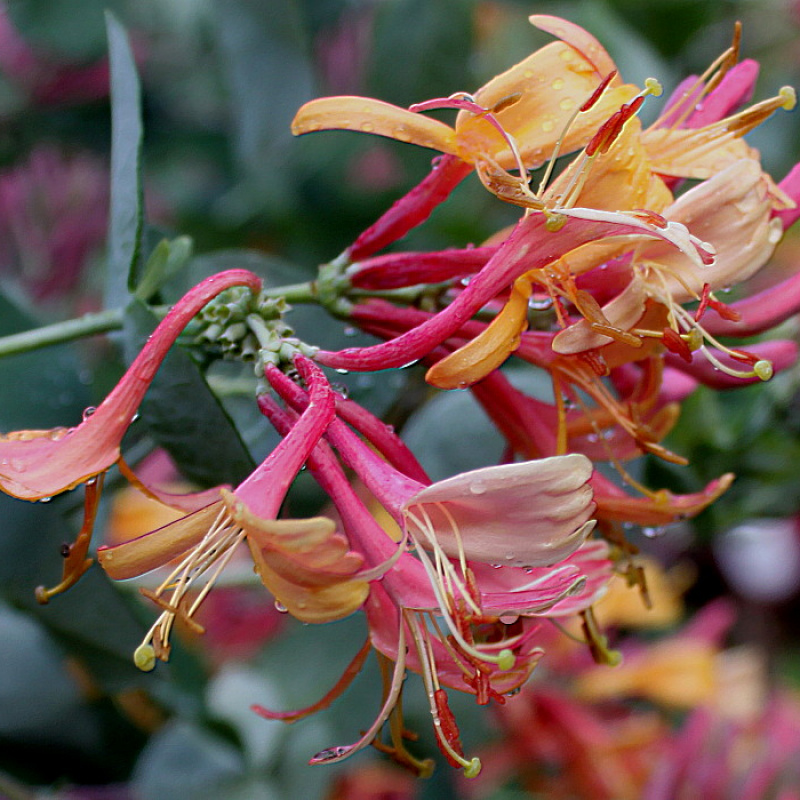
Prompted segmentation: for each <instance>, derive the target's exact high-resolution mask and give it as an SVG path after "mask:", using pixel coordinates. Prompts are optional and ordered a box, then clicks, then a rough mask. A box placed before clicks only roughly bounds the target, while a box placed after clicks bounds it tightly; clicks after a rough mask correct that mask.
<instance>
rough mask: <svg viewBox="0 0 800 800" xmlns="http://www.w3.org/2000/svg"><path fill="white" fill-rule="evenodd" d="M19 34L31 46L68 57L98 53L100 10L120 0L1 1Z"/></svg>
mask: <svg viewBox="0 0 800 800" xmlns="http://www.w3.org/2000/svg"><path fill="white" fill-rule="evenodd" d="M4 5H5V6H6V7H7V8H8V13H9V15H10V16H11V19H12V21H13V22H14V25H15V26H16V28H17V29H18V30H19V31H20V33H21V34H22V35H23V36H24V37H25V38H26V39H30V40H31V42H32V43H33V44H34V45H38V46H39V47H40V48H43V49H46V50H49V51H51V52H53V53H57V54H59V55H61V56H63V57H66V58H70V59H88V58H96V57H98V56H100V55H101V54H102V53H103V51H104V49H105V38H106V30H105V23H104V19H103V12H104V11H106V10H108V9H113V10H117V9H119V8H120V7H121V6H122V3H121V2H120V0H58V2H53V0H8V1H7V2H6V3H5V4H4Z"/></svg>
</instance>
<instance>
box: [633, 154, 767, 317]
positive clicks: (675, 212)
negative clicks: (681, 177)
mask: <svg viewBox="0 0 800 800" xmlns="http://www.w3.org/2000/svg"><path fill="white" fill-rule="evenodd" d="M772 204H773V201H772V197H771V196H770V193H769V183H768V181H767V180H766V177H765V175H764V173H763V172H762V170H761V167H760V166H759V164H758V162H757V161H754V160H753V159H741V160H739V161H737V162H735V163H733V164H731V165H730V166H729V167H727V168H726V169H725V170H723V171H722V172H721V173H720V174H718V175H715V176H714V177H712V178H710V179H709V180H707V181H704V182H703V183H701V184H698V185H697V186H695V187H693V188H692V189H690V190H689V191H688V192H686V193H685V194H684V195H682V196H681V197H679V198H678V200H676V201H675V203H674V204H673V205H672V206H670V208H669V209H667V210H666V211H665V212H664V213H665V216H667V217H668V218H669V219H670V220H674V221H677V222H681V223H682V224H684V225H686V227H687V228H688V229H689V230H690V231H691V232H692V234H694V235H695V236H697V237H699V238H700V239H703V240H704V241H708V242H710V243H711V244H712V245H713V246H714V248H715V250H716V259H715V262H714V263H713V264H711V265H709V266H706V267H703V268H699V269H698V267H697V266H696V265H695V264H691V263H689V262H688V260H687V259H686V258H685V257H683V256H682V255H681V254H680V253H678V252H677V251H674V250H669V251H668V250H666V249H664V248H663V247H661V246H660V245H647V246H646V247H645V248H643V250H642V258H643V259H647V260H649V261H652V262H654V263H656V264H657V265H658V268H659V275H660V276H661V278H659V279H658V280H656V279H655V278H653V279H652V280H651V281H650V283H651V284H652V285H653V287H654V291H655V293H656V294H655V296H656V297H657V296H658V294H659V293H660V292H661V291H662V290H661V289H660V288H658V287H659V285H660V284H661V282H662V280H663V282H664V285H663V289H664V291H666V292H669V293H670V294H671V296H672V299H673V300H674V301H675V302H678V303H683V302H687V301H688V300H691V299H693V295H692V294H690V293H689V292H687V291H686V289H685V288H684V287H683V285H682V284H681V281H679V280H678V279H677V277H674V276H676V275H677V276H680V278H681V280H682V281H683V282H684V283H686V284H688V286H689V288H690V289H692V290H693V291H694V292H696V293H698V294H699V293H700V291H701V290H702V288H703V284H704V283H708V284H710V286H711V289H712V291H713V290H718V289H722V288H724V287H725V286H732V285H734V284H736V283H739V282H741V281H743V280H746V279H747V278H749V277H751V276H752V275H753V274H754V273H755V272H757V271H758V270H759V269H760V268H761V267H762V266H763V265H764V264H765V263H766V262H767V260H768V259H769V257H770V256H771V255H772V252H773V250H774V249H775V246H776V244H777V243H778V241H779V240H780V237H781V234H782V226H781V224H780V220H777V219H775V220H773V219H771V212H772Z"/></svg>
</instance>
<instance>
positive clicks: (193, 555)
mask: <svg viewBox="0 0 800 800" xmlns="http://www.w3.org/2000/svg"><path fill="white" fill-rule="evenodd" d="M244 539H245V533H244V531H243V530H242V529H241V528H240V527H238V526H237V525H235V524H234V522H233V520H232V519H231V518H230V516H229V514H228V511H227V509H225V508H222V509H221V510H220V512H219V514H218V515H217V518H216V520H215V521H214V524H213V525H212V526H211V528H210V529H209V531H208V533H206V535H205V536H204V537H203V539H202V540H201V541H200V542H199V543H198V544H197V545H196V546H195V547H194V548H193V549H192V550H191V551H190V552H189V553H188V554H187V555H186V556H185V557H184V558H183V560H182V561H181V563H180V564H179V565H178V566H177V567H175V569H173V570H172V572H171V573H170V574H169V576H168V577H167V578H166V579H165V580H164V581H162V583H161V585H160V586H159V587H158V588H157V589H156V590H155V591H153V592H150V591H148V590H141V591H142V592H143V593H144V594H145V595H146V596H147V597H149V598H150V599H151V600H153V601H154V602H155V603H157V604H158V605H159V606H161V608H162V609H163V610H162V612H161V614H160V615H159V616H158V618H157V619H156V621H155V622H154V623H153V625H152V627H151V628H150V630H149V631H148V632H147V635H146V636H145V637H144V640H143V641H142V644H141V645H139V647H138V648H137V649H136V651H135V652H134V663H135V664H136V666H137V667H139V669H141V670H144V671H146V672H147V671H150V670H152V669H153V667H154V666H155V661H156V659H160V660H162V661H166V660H167V658H168V657H169V650H170V646H169V636H170V633H171V631H172V628H173V625H174V622H175V619H176V617H180V618H181V619H182V620H183V621H184V622H186V623H187V624H189V625H190V626H191V627H193V628H194V629H195V630H199V631H200V632H202V628H201V627H200V626H199V625H197V623H196V622H194V620H193V619H192V617H193V615H194V614H195V613H196V612H197V609H198V608H199V607H200V604H201V603H202V602H203V600H204V599H205V597H206V596H207V594H208V593H209V592H210V591H211V588H212V586H213V585H214V583H215V582H216V580H217V579H218V578H219V575H220V573H221V572H222V570H223V569H224V568H225V567H226V565H227V564H228V562H229V561H230V560H231V558H232V557H233V554H234V551H235V550H236V547H237V545H239V544H240V543H241V542H243V541H244ZM214 564H216V569H214V572H213V574H212V575H211V577H210V578H209V579H208V580H207V581H206V583H205V585H204V586H203V588H202V590H201V591H200V592H199V594H198V595H197V597H196V598H194V600H193V601H192V603H191V605H190V606H189V608H188V609H185V608H184V607H183V602H184V600H185V599H186V595H187V592H189V590H190V589H191V587H192V584H193V583H195V582H196V581H197V579H198V578H200V576H201V575H203V574H204V573H206V572H207V571H208V570H209V569H210V568H211V567H212V566H213V565H214ZM166 592H169V599H168V600H167V599H162V597H161V595H162V594H164V593H166Z"/></svg>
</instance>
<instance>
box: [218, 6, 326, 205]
mask: <svg viewBox="0 0 800 800" xmlns="http://www.w3.org/2000/svg"><path fill="white" fill-rule="evenodd" d="M214 9H215V11H216V14H215V17H216V25H215V26H214V32H215V34H216V36H217V37H218V47H219V52H220V54H221V56H222V66H223V69H224V76H225V78H226V80H227V84H228V87H229V91H230V98H231V111H232V115H233V130H234V131H235V138H234V147H235V152H236V157H237V160H238V163H239V167H240V170H241V174H242V176H243V177H244V179H245V182H246V185H247V188H248V189H249V190H250V191H253V192H256V193H258V199H259V200H260V201H261V202H262V203H263V202H266V203H268V204H269V205H270V206H275V207H277V208H280V207H282V206H283V205H284V204H285V203H286V198H287V197H288V196H289V194H290V193H291V192H292V191H293V188H292V186H293V183H294V180H293V177H292V174H291V172H290V170H289V168H288V167H289V161H288V158H287V154H288V152H289V148H290V146H291V143H292V135H291V132H290V128H289V124H290V122H291V120H292V117H293V116H294V113H295V111H296V110H297V108H298V106H299V105H300V104H301V103H303V102H304V101H306V100H308V99H310V98H311V96H312V85H313V81H312V76H311V68H310V64H309V59H308V43H307V42H306V41H305V32H304V30H303V28H302V25H301V19H300V15H299V13H298V10H297V3H296V2H295V0H271V2H269V3H264V2H262V0H226V2H224V3H215V4H214ZM255 210H256V209H254V208H253V207H252V205H250V206H249V207H247V208H246V209H243V212H244V213H248V214H252V213H254V211H255Z"/></svg>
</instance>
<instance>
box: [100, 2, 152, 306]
mask: <svg viewBox="0 0 800 800" xmlns="http://www.w3.org/2000/svg"><path fill="white" fill-rule="evenodd" d="M106 28H107V32H108V57H109V64H110V69H111V208H110V211H109V221H108V267H107V271H106V287H105V304H106V307H108V308H114V307H119V306H122V305H124V304H125V302H126V301H127V298H128V295H129V293H130V292H131V291H132V290H133V289H134V287H135V285H136V278H137V269H138V264H139V259H140V251H141V243H142V231H143V228H144V203H143V197H142V176H141V168H142V111H141V89H140V87H139V76H138V75H137V73H136V62H135V61H134V58H133V52H132V51H131V46H130V42H129V41H128V37H127V34H126V33H125V29H124V28H123V27H122V26H121V25H120V23H119V22H118V21H117V19H116V17H114V15H113V14H111V12H107V13H106Z"/></svg>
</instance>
